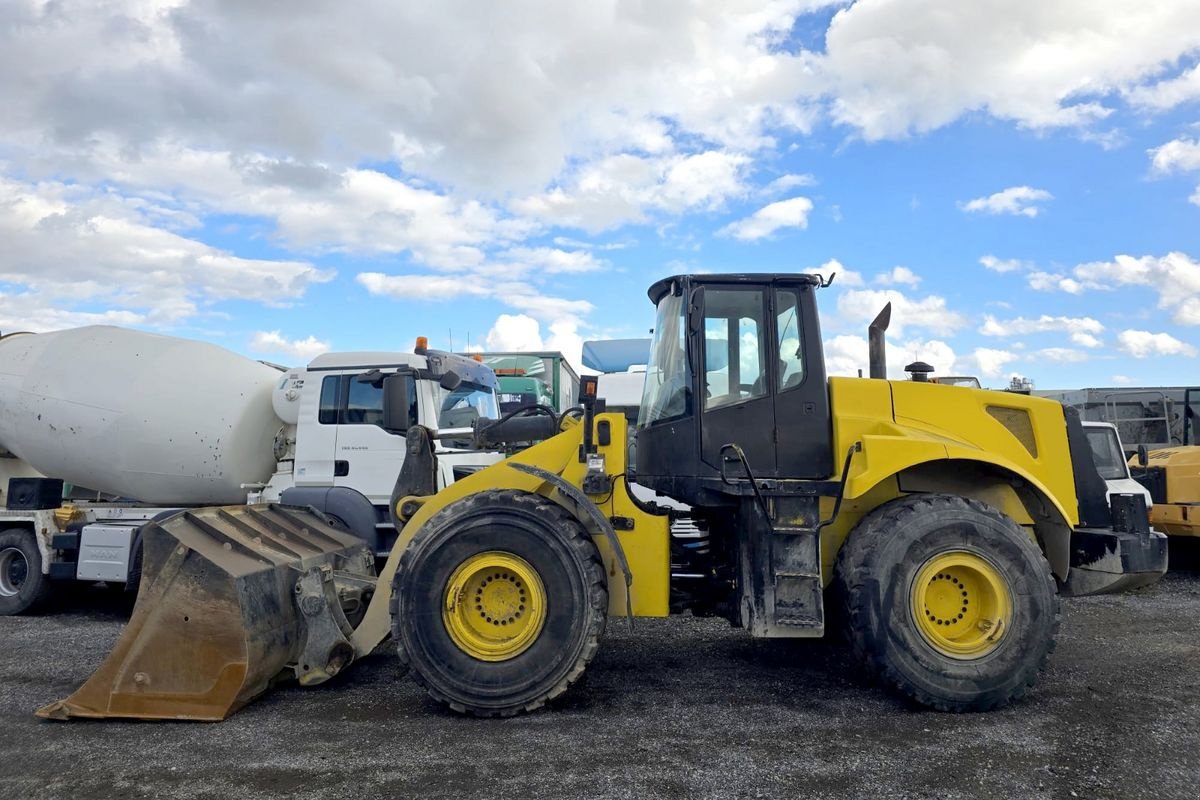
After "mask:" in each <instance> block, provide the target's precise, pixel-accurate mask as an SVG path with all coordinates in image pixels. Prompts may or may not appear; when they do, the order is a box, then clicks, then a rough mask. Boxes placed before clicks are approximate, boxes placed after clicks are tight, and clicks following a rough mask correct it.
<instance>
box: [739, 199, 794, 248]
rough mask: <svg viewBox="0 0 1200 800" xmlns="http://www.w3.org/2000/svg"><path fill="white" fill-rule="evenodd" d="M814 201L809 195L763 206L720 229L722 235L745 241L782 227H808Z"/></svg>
mask: <svg viewBox="0 0 1200 800" xmlns="http://www.w3.org/2000/svg"><path fill="white" fill-rule="evenodd" d="M812 207H813V204H812V201H811V200H809V199H808V198H807V197H793V198H791V199H789V200H780V201H778V202H776V203H771V204H770V205H768V206H763V207H762V208H760V209H759V210H758V211H755V212H754V213H753V214H751V215H750V216H748V217H746V218H745V219H740V220H738V221H737V222H733V223H730V224H729V225H726V226H725V227H724V228H722V229H721V230H720V231H719V234H720V235H722V236H732V237H733V238H735V239H740V240H741V241H743V242H754V241H758V240H759V239H765V238H766V237H768V236H770V235H771V234H773V233H775V232H776V231H778V230H780V229H781V228H800V229H801V230H803V229H804V228H807V227H808V212H810V211H812Z"/></svg>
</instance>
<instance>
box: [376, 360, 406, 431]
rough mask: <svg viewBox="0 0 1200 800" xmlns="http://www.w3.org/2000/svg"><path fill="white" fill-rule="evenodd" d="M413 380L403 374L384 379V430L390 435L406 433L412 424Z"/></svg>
mask: <svg viewBox="0 0 1200 800" xmlns="http://www.w3.org/2000/svg"><path fill="white" fill-rule="evenodd" d="M411 379H412V376H410V375H408V374H406V373H403V372H398V373H396V374H395V375H389V376H388V377H386V378H384V379H383V429H384V430H385V431H388V432H389V433H404V432H405V431H407V430H408V426H409V425H410V424H411V423H412V419H411V416H410V414H409V409H410V408H411V407H412V398H411V397H409V394H408V385H409V381H410V380H411Z"/></svg>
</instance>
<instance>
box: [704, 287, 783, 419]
mask: <svg viewBox="0 0 1200 800" xmlns="http://www.w3.org/2000/svg"><path fill="white" fill-rule="evenodd" d="M763 299H764V295H763V290H762V289H734V288H731V289H708V290H707V291H706V292H705V295H704V380H705V387H704V388H705V392H704V408H705V409H710V408H716V407H718V406H724V405H730V404H732V403H739V402H741V401H743V400H748V399H751V398H754V397H762V396H764V395H766V394H767V391H768V389H769V388H770V387H769V386H768V385H767V371H766V358H765V347H766V341H765V339H764V335H765V332H766V326H765V325H764V324H763V323H764V321H765V319H766V316H765V313H764V303H763Z"/></svg>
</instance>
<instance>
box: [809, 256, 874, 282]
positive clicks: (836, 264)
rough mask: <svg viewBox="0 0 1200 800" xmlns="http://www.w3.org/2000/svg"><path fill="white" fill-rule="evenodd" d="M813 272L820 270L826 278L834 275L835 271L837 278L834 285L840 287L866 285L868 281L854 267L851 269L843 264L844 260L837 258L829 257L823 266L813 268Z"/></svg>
mask: <svg viewBox="0 0 1200 800" xmlns="http://www.w3.org/2000/svg"><path fill="white" fill-rule="evenodd" d="M812 272H819V273H820V274H822V275H824V276H825V277H826V278H828V277H829V276H830V275H833V274H834V273H836V274H837V278H835V279H834V286H837V287H839V288H840V287H845V286H850V287H854V286H865V285H866V281H864V280H863V276H862V274H861V273H858V272H855V271H854V270H852V269H849V268H848V267H846V266H845V265H843V264H842V262H840V261H838V260H837V259H836V258H831V259H829V260H828V261H826V262H825V263H824V264H822V265H821V266H819V267H816V268H815V269H813V270H812Z"/></svg>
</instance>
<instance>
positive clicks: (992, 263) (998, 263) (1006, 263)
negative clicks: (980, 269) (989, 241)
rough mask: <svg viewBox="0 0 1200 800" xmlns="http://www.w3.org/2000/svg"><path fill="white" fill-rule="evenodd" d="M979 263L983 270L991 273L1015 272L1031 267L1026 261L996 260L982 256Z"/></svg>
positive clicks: (1012, 259) (1014, 259) (989, 256)
mask: <svg viewBox="0 0 1200 800" xmlns="http://www.w3.org/2000/svg"><path fill="white" fill-rule="evenodd" d="M979 263H980V264H982V265H983V266H984V268H985V269H990V270H991V271H992V272H1016V271H1017V270H1022V269H1029V268H1030V267H1032V266H1033V265H1032V264H1030V263H1029V262H1028V261H1021V260H1020V259H1016V258H1006V259H1001V258H996V257H995V256H991V255H988V256H983V257H982V258H980V259H979Z"/></svg>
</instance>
